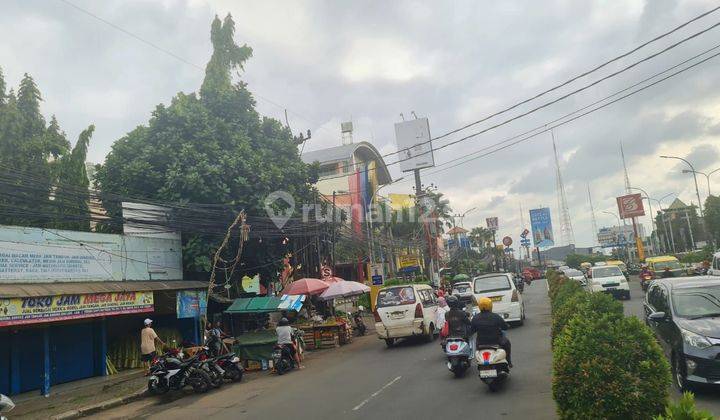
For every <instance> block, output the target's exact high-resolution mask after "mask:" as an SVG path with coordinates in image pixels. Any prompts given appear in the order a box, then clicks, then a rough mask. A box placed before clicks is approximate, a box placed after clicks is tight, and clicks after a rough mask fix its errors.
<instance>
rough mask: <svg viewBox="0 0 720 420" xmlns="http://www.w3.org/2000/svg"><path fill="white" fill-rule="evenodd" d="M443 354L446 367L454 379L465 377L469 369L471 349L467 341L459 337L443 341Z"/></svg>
mask: <svg viewBox="0 0 720 420" xmlns="http://www.w3.org/2000/svg"><path fill="white" fill-rule="evenodd" d="M445 354H446V355H447V367H448V369H450V371H451V372H452V373H453V374H455V377H456V378H460V377H462V376H463V375H465V371H466V370H467V369H468V368H469V367H470V360H471V359H472V355H473V349H472V345H471V344H470V343H469V342H468V340H466V339H464V338H460V337H448V338H447V340H445Z"/></svg>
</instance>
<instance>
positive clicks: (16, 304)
mask: <svg viewBox="0 0 720 420" xmlns="http://www.w3.org/2000/svg"><path fill="white" fill-rule="evenodd" d="M153 310H154V308H153V292H113V293H92V294H81V295H57V296H43V297H25V298H12V299H0V327H5V326H8V325H23V324H35V323H39V322H52V321H65V320H69V319H79V318H94V317H100V316H109V315H124V314H133V313H141V312H152V311H153Z"/></svg>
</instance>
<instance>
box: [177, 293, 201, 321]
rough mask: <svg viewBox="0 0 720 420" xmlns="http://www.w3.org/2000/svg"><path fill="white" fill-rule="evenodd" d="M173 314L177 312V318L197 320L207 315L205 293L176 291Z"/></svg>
mask: <svg viewBox="0 0 720 420" xmlns="http://www.w3.org/2000/svg"><path fill="white" fill-rule="evenodd" d="M175 312H177V317H178V318H198V317H200V316H204V315H205V314H206V313H207V291H205V290H180V291H178V292H177V301H176V307H175Z"/></svg>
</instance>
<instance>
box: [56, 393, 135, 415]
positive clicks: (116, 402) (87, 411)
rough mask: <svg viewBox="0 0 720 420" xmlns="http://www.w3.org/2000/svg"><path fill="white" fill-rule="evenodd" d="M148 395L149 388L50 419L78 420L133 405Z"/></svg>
mask: <svg viewBox="0 0 720 420" xmlns="http://www.w3.org/2000/svg"><path fill="white" fill-rule="evenodd" d="M146 393H147V388H142V389H140V390H138V391H135V392H133V393H132V394H129V395H126V396H124V397H117V398H112V399H109V400H107V401H102V402H99V403H97V404H93V405H89V406H87V407H81V408H78V409H77V410H70V411H66V412H64V413H61V414H58V415H56V416H52V417H50V419H51V420H67V419H77V418H80V417H83V416H89V415H91V414H95V413H99V412H101V411H105V410H109V409H111V408H115V407H119V406H121V405H124V404H128V403H131V402H133V401H137V400H139V399H141V398H143V397H144V396H145V395H146Z"/></svg>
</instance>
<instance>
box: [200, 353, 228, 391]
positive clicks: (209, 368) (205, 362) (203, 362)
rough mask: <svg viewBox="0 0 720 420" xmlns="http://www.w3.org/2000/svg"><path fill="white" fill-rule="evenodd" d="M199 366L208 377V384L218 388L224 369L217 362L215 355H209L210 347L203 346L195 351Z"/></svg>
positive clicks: (221, 381) (222, 380) (222, 381)
mask: <svg viewBox="0 0 720 420" xmlns="http://www.w3.org/2000/svg"><path fill="white" fill-rule="evenodd" d="M197 356H198V362H199V364H200V368H201V369H202V370H204V371H205V372H206V373H207V374H208V376H209V377H210V386H212V387H213V388H220V387H221V386H222V385H223V383H224V378H225V370H224V369H223V368H221V367H220V366H219V365H218V364H217V360H216V358H215V357H211V354H210V348H209V347H207V346H206V347H203V348H201V349H200V350H199V351H198V352H197Z"/></svg>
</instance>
